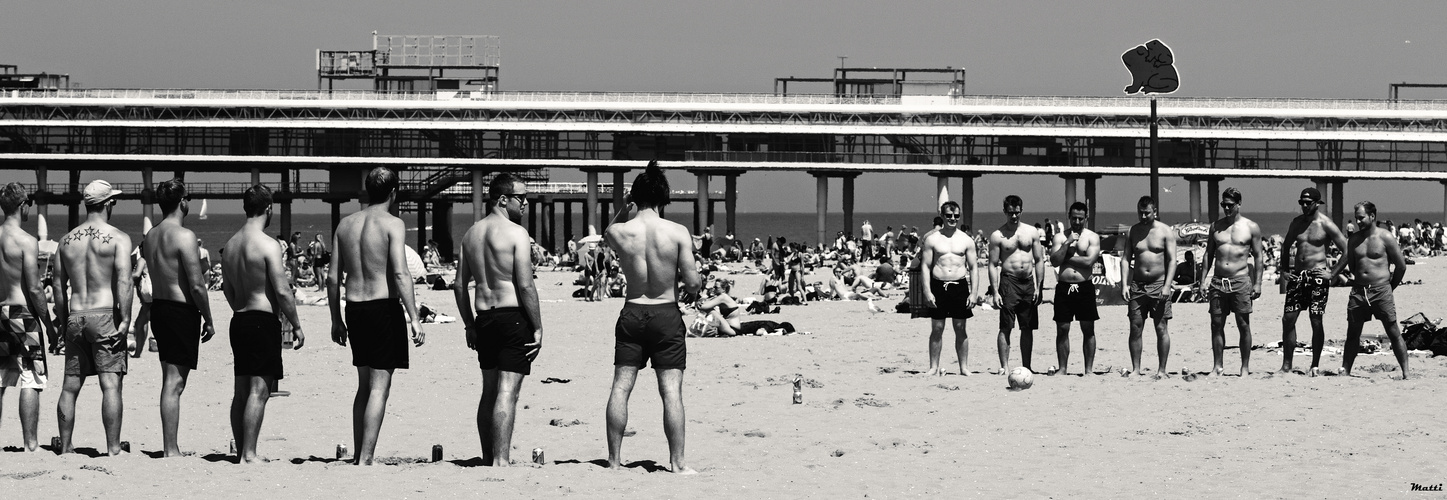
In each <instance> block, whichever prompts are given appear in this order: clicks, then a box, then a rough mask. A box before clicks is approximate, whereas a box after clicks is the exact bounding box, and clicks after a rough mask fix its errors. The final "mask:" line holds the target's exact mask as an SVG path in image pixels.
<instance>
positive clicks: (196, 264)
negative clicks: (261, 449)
mask: <svg viewBox="0 0 1447 500" xmlns="http://www.w3.org/2000/svg"><path fill="white" fill-rule="evenodd" d="M188 200H189V198H188V197H187V196H186V185H185V184H184V183H182V182H181V180H180V179H171V180H169V181H166V182H162V183H160V184H158V185H157V186H156V204H157V205H160V207H161V212H162V213H163V214H164V217H165V218H164V219H161V222H160V223H158V224H156V227H153V228H151V231H150V232H148V233H146V237H145V243H143V244H142V247H141V248H142V249H143V250H142V252H141V253H142V254H143V255H144V257H145V260H146V269H147V271H148V272H149V273H150V277H151V321H150V326H151V336H152V338H154V339H156V347H157V349H159V356H158V357H159V358H160V360H161V435H162V438H163V440H164V446H165V450H164V453H165V456H167V457H177V456H180V455H181V449H180V446H179V444H178V443H177V431H178V429H179V427H180V425H181V393H182V392H184V391H185V390H186V379H187V378H188V377H189V376H190V373H191V370H195V369H196V362H197V358H198V357H199V355H200V350H201V343H203V342H208V341H210V340H211V337H212V336H213V335H216V327H215V325H214V324H213V323H212V321H211V303H210V300H209V298H208V296H207V294H206V293H207V289H206V278H205V277H204V276H203V274H204V273H205V272H206V271H207V268H206V267H204V266H205V264H203V263H202V260H201V247H200V244H199V241H198V240H197V239H196V233H195V232H192V231H191V230H190V229H187V228H186V227H185V226H183V225H182V223H183V222H185V219H186V214H188V213H190V212H191V209H190V201H188Z"/></svg>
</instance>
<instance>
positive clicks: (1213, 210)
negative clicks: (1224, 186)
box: [1156, 177, 1221, 222]
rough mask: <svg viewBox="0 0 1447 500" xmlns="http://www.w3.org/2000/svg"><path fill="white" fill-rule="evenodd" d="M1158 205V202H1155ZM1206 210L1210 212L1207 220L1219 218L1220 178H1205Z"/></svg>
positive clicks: (1213, 220)
mask: <svg viewBox="0 0 1447 500" xmlns="http://www.w3.org/2000/svg"><path fill="white" fill-rule="evenodd" d="M1156 206H1160V203H1156ZM1206 211H1207V212H1210V217H1209V219H1210V220H1209V221H1208V222H1215V221H1216V219H1220V218H1221V178H1220V177H1212V178H1209V179H1206Z"/></svg>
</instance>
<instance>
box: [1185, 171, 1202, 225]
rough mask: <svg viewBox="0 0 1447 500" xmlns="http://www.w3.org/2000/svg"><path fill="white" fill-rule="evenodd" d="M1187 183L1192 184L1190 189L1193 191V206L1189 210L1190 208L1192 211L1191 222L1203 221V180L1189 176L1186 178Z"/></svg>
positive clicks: (1191, 202)
mask: <svg viewBox="0 0 1447 500" xmlns="http://www.w3.org/2000/svg"><path fill="white" fill-rule="evenodd" d="M1186 183H1187V184H1189V185H1190V191H1191V201H1190V204H1191V206H1190V207H1189V210H1188V211H1189V212H1190V213H1191V222H1200V221H1201V181H1200V180H1199V179H1194V178H1190V177H1187V178H1186Z"/></svg>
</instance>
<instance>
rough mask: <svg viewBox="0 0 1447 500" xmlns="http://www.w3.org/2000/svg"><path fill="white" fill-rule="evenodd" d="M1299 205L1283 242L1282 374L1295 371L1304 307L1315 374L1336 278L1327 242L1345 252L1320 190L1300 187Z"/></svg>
mask: <svg viewBox="0 0 1447 500" xmlns="http://www.w3.org/2000/svg"><path fill="white" fill-rule="evenodd" d="M1297 204H1299V205H1301V215H1298V216H1296V218H1294V219H1292V220H1291V228H1290V229H1288V230H1287V231H1286V240H1285V242H1284V244H1282V245H1281V261H1280V262H1281V265H1282V270H1281V276H1282V279H1284V280H1286V308H1285V311H1284V312H1282V314H1281V373H1291V371H1292V368H1291V360H1292V351H1294V350H1295V349H1296V320H1297V317H1298V316H1299V315H1300V314H1301V311H1302V310H1305V311H1307V315H1308V317H1309V318H1310V320H1311V369H1310V370H1309V371H1308V372H1307V374H1309V375H1311V376H1313V377H1315V376H1317V374H1318V371H1317V364H1318V363H1319V362H1320V361H1321V347H1322V344H1324V343H1325V342H1326V329H1325V327H1324V326H1322V317H1323V316H1325V315H1326V298H1327V293H1328V291H1330V290H1331V281H1332V277H1333V275H1332V273H1331V269H1330V264H1329V262H1328V260H1327V245H1328V244H1333V245H1336V248H1337V250H1338V251H1342V252H1345V251H1346V245H1347V239H1346V236H1345V235H1343V234H1342V232H1341V229H1339V228H1337V226H1336V224H1335V223H1333V222H1332V220H1331V218H1329V217H1327V216H1326V214H1324V213H1322V211H1321V207H1322V203H1321V191H1317V189H1316V188H1314V187H1309V188H1306V189H1303V190H1301V197H1300V199H1298V200H1297Z"/></svg>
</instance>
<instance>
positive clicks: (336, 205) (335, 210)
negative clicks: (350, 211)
mask: <svg viewBox="0 0 1447 500" xmlns="http://www.w3.org/2000/svg"><path fill="white" fill-rule="evenodd" d="M327 204H329V205H331V206H332V234H331V236H332V237H335V236H336V235H337V225H338V224H341V223H342V202H340V201H329V202H327ZM328 239H331V238H328ZM332 251H336V249H335V248H333V249H332Z"/></svg>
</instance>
